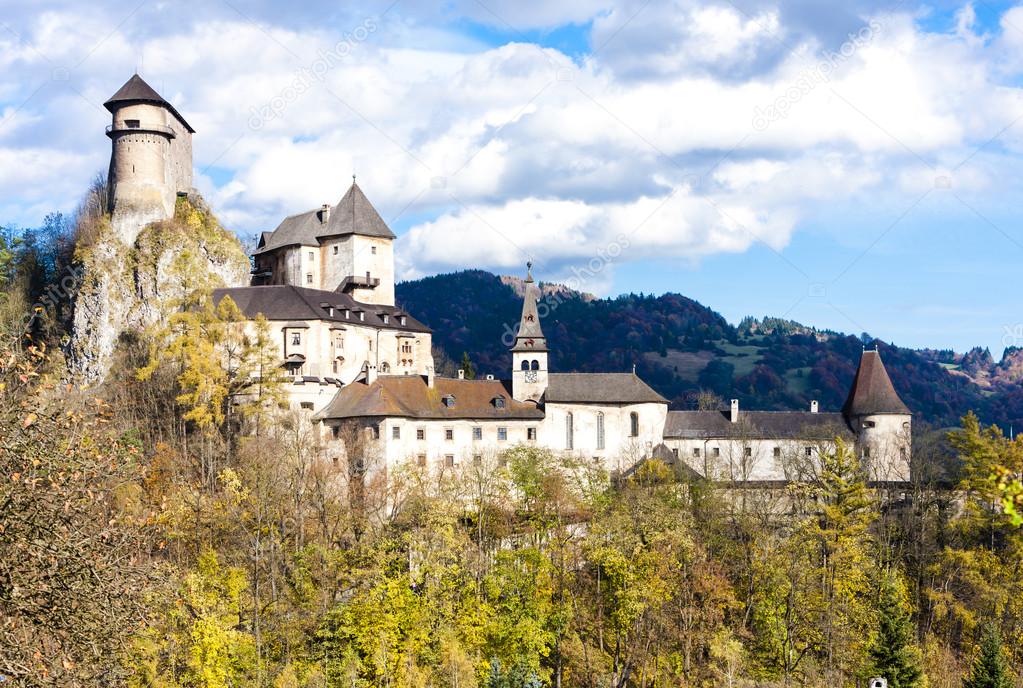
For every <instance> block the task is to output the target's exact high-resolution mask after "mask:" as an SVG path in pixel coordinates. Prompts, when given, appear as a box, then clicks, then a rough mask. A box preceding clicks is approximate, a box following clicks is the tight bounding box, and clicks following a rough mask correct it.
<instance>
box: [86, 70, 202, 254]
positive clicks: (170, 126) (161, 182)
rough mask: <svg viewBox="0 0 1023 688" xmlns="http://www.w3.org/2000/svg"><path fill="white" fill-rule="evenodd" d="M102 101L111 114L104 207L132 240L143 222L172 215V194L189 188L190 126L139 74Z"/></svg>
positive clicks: (144, 223)
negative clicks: (108, 164) (107, 189)
mask: <svg viewBox="0 0 1023 688" xmlns="http://www.w3.org/2000/svg"><path fill="white" fill-rule="evenodd" d="M103 105H104V107H106V109H107V110H109V111H110V114H111V115H112V121H111V124H110V126H108V127H107V136H109V137H110V142H111V152H110V171H109V174H108V175H107V183H108V187H109V197H108V206H109V207H108V210H109V212H110V213H111V215H112V222H113V225H114V229H115V230H116V231H117V232H118V234H119V235H121V238H122V239H123V240H125V241H126V242H128V243H132V242H134V240H135V237H136V236H137V235H138V231H139V230H140V229H141V228H142V227H144V226H145V225H146V224H147V223H149V222H153V221H156V220H163V219H166V218H169V217H171V216H173V214H174V203H175V199H176V197H177V195H178V194H179V193H187V192H188V191H189V190H190V189H191V187H192V134H193V133H195V130H194V129H192V127H191V125H189V124H188V122H187V121H185V118H184V117H182V116H181V114H180V113H179V112H178V111H177V110H176V109H174V106H173V105H171V104H170V103H169V102H167V101H166V100H165V99H164V98H163V96H161V95H160V94H159V93H157V92H156V91H155V90H154V89H153V87H152V86H150V85H149V84H147V83H146V82H145V81H144V80H143V79H142V77H140V76H139V75H138V74H135V75H133V76H132V77H131V78H130V79H128V81H126V82H125V84H124V85H123V86H121V88H120V89H118V90H117V92H116V93H114V95H112V96H111V97H110V98H109V99H108V100H107V102H105V103H104V104H103Z"/></svg>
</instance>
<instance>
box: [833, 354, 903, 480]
mask: <svg viewBox="0 0 1023 688" xmlns="http://www.w3.org/2000/svg"><path fill="white" fill-rule="evenodd" d="M842 414H843V415H844V416H845V418H846V421H847V422H848V423H849V427H851V428H852V430H853V432H854V433H856V446H857V449H858V450H859V452H860V456H861V457H862V458H863V461H864V463H865V464H866V465H867V466H868V467H869V469H870V477H871V479H872V480H878V481H905V480H909V468H910V465H909V457H910V448H911V439H912V434H911V433H912V422H913V416H912V414H911V412H910V410H909V408H908V407H907V406H906V405H905V404H904V403H903V402H902V399H900V398H899V395H898V394H897V393H896V392H895V387H894V386H893V385H892V380H891V378H890V377H888V371H887V370H885V367H884V363H882V362H881V354H880V353H878V352H877V350H874V351H864V352H863V355H862V356H861V357H860V367H859V369H857V371H856V378H855V379H854V380H853V384H852V389H850V390H849V397H848V398H847V399H846V401H845V406H843V407H842Z"/></svg>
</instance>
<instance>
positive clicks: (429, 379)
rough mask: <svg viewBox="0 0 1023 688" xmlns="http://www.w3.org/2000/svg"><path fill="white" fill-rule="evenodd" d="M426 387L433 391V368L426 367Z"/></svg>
mask: <svg viewBox="0 0 1023 688" xmlns="http://www.w3.org/2000/svg"><path fill="white" fill-rule="evenodd" d="M426 386H427V387H429V388H430V389H433V366H426Z"/></svg>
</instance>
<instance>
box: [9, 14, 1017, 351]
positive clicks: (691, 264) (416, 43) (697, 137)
mask: <svg viewBox="0 0 1023 688" xmlns="http://www.w3.org/2000/svg"><path fill="white" fill-rule="evenodd" d="M0 4H2V6H3V10H4V11H3V12H2V13H0V223H2V224H16V225H18V226H23V227H25V226H34V225H38V224H39V223H40V222H41V220H42V218H43V216H44V215H45V214H46V213H48V212H51V211H53V210H62V211H70V210H72V209H73V208H74V206H75V204H76V203H77V200H78V198H79V197H80V196H81V194H82V191H83V190H84V189H85V187H86V185H87V184H88V182H89V180H90V179H91V178H92V177H93V176H94V175H95V174H96V173H97V172H99V171H104V170H105V168H106V165H107V160H108V156H109V141H108V139H107V138H106V137H105V136H104V135H103V127H104V126H105V125H106V124H108V123H109V113H107V112H106V110H104V109H103V107H102V103H103V101H104V100H106V98H107V97H109V96H110V95H111V94H112V93H113V92H114V91H115V90H117V88H118V87H119V86H120V85H121V84H122V83H123V82H124V81H125V80H126V79H127V78H128V77H129V76H131V74H132V72H133V71H135V70H136V69H138V70H139V72H140V73H141V74H142V76H143V77H144V78H145V79H146V80H147V81H148V82H149V83H150V84H151V85H152V86H154V87H155V88H156V89H157V90H158V91H160V92H161V94H162V95H163V96H164V97H165V98H167V99H168V100H170V101H171V102H172V103H174V104H175V106H176V107H177V108H178V110H179V111H181V112H182V113H183V114H184V116H185V117H186V118H187V119H188V120H189V122H190V123H191V124H192V126H193V127H194V128H195V129H196V130H197V134H196V136H195V140H194V145H195V167H196V173H197V178H196V185H197V186H198V188H199V189H200V190H201V191H202V192H203V194H204V195H205V196H206V198H207V199H208V200H210V201H211V203H212V204H213V206H214V208H215V209H216V211H217V213H218V215H219V216H220V218H221V220H222V221H223V222H224V224H225V225H227V226H229V227H230V228H231V229H233V230H235V231H236V232H238V233H239V235H240V236H242V237H249V236H251V235H252V234H253V233H254V232H257V231H260V230H269V229H273V228H274V227H275V226H276V225H277V223H278V222H279V221H280V219H281V218H282V217H284V216H285V215H288V214H292V213H295V212H300V211H303V210H306V209H309V208H312V207H317V206H319V205H320V204H322V203H325V202H336V201H337V200H338V199H339V198H340V197H341V196H342V195H343V193H344V192H345V190H346V189H347V187H348V185H349V184H350V183H351V176H352V174H353V173H355V174H357V175H358V180H359V184H360V186H362V188H363V189H364V190H365V191H366V193H367V195H368V196H369V197H370V199H371V200H372V201H373V202H374V203H375V204H376V206H377V208H378V209H379V210H380V212H381V214H382V215H383V217H384V219H385V220H387V221H388V223H389V224H390V225H391V226H392V228H393V229H394V230H395V232H396V233H397V234H399V239H398V243H397V255H398V269H399V273H400V276H401V277H404V278H412V277H416V276H420V275H425V274H432V273H437V272H445V271H450V270H457V269H462V268H468V267H483V268H486V269H490V270H494V271H497V272H501V273H509V274H520V273H522V272H523V271H524V263H525V262H526V261H527V260H533V261H534V262H535V263H536V268H535V272H536V273H538V276H539V277H540V278H542V279H547V280H560V281H568V282H569V283H570V284H572V286H575V287H577V288H580V289H582V290H585V291H590V292H593V293H596V294H599V295H613V294H618V293H623V292H629V291H634V292H639V291H642V292H647V293H650V292H654V293H661V292H664V291H676V292H681V293H683V294H685V295H687V296H690V297H692V298H695V299H697V300H699V301H701V302H702V303H704V304H706V305H708V306H710V307H712V308H714V309H716V310H718V311H720V312H721V313H723V314H724V315H725V316H726V317H727V318H729V319H730V320H732V321H733V322H735V321H738V319H740V318H741V317H742V316H744V315H747V314H752V315H757V316H760V315H765V314H768V315H774V316H784V317H788V318H792V319H796V320H799V321H801V322H805V323H808V324H812V325H816V326H818V327H827V328H832V329H836V330H840V331H845V332H852V333H857V334H858V333H860V332H863V331H866V332H869V333H870V334H872V335H874V336H876V337H880V338H882V339H885V340H888V341H894V342H896V343H898V344H903V345H907V346H920V347H922V346H932V347H954V348H956V349H958V350H962V349H965V348H968V347H970V346H974V345H981V346H988V347H990V348H991V349H992V352H993V353H994V354H995V356H996V357H997V356H998V355H999V354H1000V353H1001V350H1002V348H1003V347H1004V346H1005V345H1007V344H1018V345H1023V309H1021V307H1020V305H1021V298H1020V292H1021V289H1020V275H1021V270H1020V265H1021V262H1023V260H1021V259H1023V227H1021V219H1023V208H1021V206H1020V203H1019V202H1018V201H1019V199H1020V190H1021V186H1023V179H1021V177H1023V174H1021V172H1023V165H1021V162H1023V159H1021V153H1023V79H1021V77H1023V6H1019V7H1016V6H1014V5H1013V4H1011V3H994V2H976V3H974V4H961V3H945V2H942V1H941V0H938V1H936V2H931V3H926V4H925V3H920V2H917V1H915V0H901V1H899V2H876V1H874V0H846V1H845V2H842V3H830V2H821V1H818V0H773V1H772V0H723V1H721V2H718V1H715V0H708V1H706V2H704V1H700V0H677V1H675V2H669V1H666V0H573V2H563V3H553V2H549V1H545V0H482V1H481V0H448V1H447V2H439V1H438V2H430V1H428V0H383V1H381V2H378V1H377V0H370V1H368V2H362V3H339V2H336V1H335V2H301V3H287V4H284V3H279V2H272V0H201V1H200V0H190V1H188V2H179V1H175V2H161V1H158V0H143V1H142V2H137V1H136V0H128V1H127V2H125V1H124V0H119V1H118V2H113V1H111V0H91V2H89V3H85V2H70V1H61V0H51V1H49V2H42V1H39V0H0Z"/></svg>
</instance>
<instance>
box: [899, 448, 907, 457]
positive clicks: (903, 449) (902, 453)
mask: <svg viewBox="0 0 1023 688" xmlns="http://www.w3.org/2000/svg"><path fill="white" fill-rule="evenodd" d="M899 458H900V459H904V458H906V448H905V447H899Z"/></svg>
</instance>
